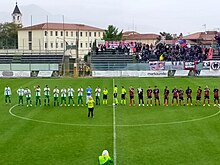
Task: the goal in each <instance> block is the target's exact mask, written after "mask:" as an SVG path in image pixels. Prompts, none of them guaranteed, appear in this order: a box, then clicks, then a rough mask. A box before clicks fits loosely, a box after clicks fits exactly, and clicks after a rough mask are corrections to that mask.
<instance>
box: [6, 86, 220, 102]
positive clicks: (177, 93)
mask: <svg viewBox="0 0 220 165" xmlns="http://www.w3.org/2000/svg"><path fill="white" fill-rule="evenodd" d="M77 91H78V104H79V102H82V99H83V88H82V87H80V88H78V90H77ZM218 91H219V90H218V88H215V89H214V90H213V92H214V105H216V103H217V104H219V95H218ZM74 92H75V91H74V89H73V88H71V87H70V88H68V89H67V90H66V89H65V88H63V89H61V100H62V101H63V102H65V100H66V93H68V97H69V102H70V101H71V100H73V96H74ZM35 93H36V100H38V99H39V98H40V96H41V89H40V86H37V87H35ZM117 93H118V87H117V85H115V87H114V102H115V104H118V99H117ZM134 93H135V90H134V87H132V86H131V87H130V88H129V94H130V105H133V104H134ZM146 93H147V94H146V95H147V105H152V98H153V96H152V95H154V101H155V102H154V103H155V105H157V103H158V104H159V105H160V99H159V93H160V91H159V89H158V87H157V86H155V88H154V89H151V87H149V88H148V89H147V92H146ZM196 93H197V96H196V104H198V102H199V101H201V95H202V89H201V87H200V86H199V87H198V89H197V92H196ZM17 94H18V96H19V97H23V95H25V96H26V98H30V97H31V90H30V89H29V88H25V89H23V88H22V87H21V88H19V89H18V90H17ZM137 94H138V99H139V105H140V104H142V105H144V99H143V98H144V96H143V95H144V92H143V89H142V88H141V87H139V88H138V89H137ZM169 94H170V91H169V89H168V87H165V89H164V105H168V98H169ZM172 94H173V99H172V104H174V100H176V104H178V102H180V104H185V103H184V99H183V95H184V90H183V89H182V88H180V89H177V88H176V87H175V88H174V89H173V90H172ZM209 94H210V89H209V88H208V87H207V86H206V87H205V89H204V104H205V100H208V105H210V99H209ZM4 95H5V98H6V103H7V98H9V102H10V95H11V88H10V87H9V86H6V87H5V92H4ZM53 95H54V100H58V99H57V98H58V97H59V89H58V88H57V87H55V88H54V90H53ZM91 95H92V88H91V87H90V86H88V87H87V88H86V96H87V97H86V103H87V101H88V98H89V97H90V96H91ZM100 95H101V89H100V87H97V88H96V89H95V96H96V104H100ZM107 95H108V90H107V89H106V88H104V90H103V100H104V101H103V103H104V104H107ZM44 96H45V98H49V96H50V88H49V87H48V85H46V86H45V88H44ZM186 97H187V104H188V103H189V104H192V89H191V88H190V87H188V88H187V89H186ZM125 98H126V89H125V88H124V87H123V86H122V89H121V104H126V99H125ZM178 100H179V101H178Z"/></svg>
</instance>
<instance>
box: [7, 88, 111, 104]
mask: <svg viewBox="0 0 220 165" xmlns="http://www.w3.org/2000/svg"><path fill="white" fill-rule="evenodd" d="M34 89H35V96H36V105H38V104H39V105H41V88H40V86H39V85H38V86H36V87H34ZM43 92H44V104H45V105H49V103H50V88H49V87H48V85H46V86H45V88H44V90H43ZM74 92H75V91H74V89H73V88H71V87H69V88H68V89H66V88H62V89H61V90H59V89H58V88H57V86H56V87H55V88H54V89H53V97H54V106H55V105H59V103H60V105H61V106H62V105H66V103H67V101H68V106H70V104H72V105H73V106H75V103H74ZM77 92H78V106H79V105H80V104H81V105H82V106H83V88H82V87H80V88H78V90H77ZM102 93H103V104H107V95H108V90H107V89H106V88H104V89H103V92H102ZM11 94H12V91H11V88H10V87H9V86H6V87H5V90H4V96H5V103H6V104H7V103H11ZM17 94H18V97H19V99H18V100H19V104H21V105H23V97H24V96H25V97H26V101H27V106H32V99H31V96H32V95H31V90H30V89H29V88H28V87H26V88H25V89H23V88H22V87H20V88H19V89H18V90H17ZM59 96H60V98H61V102H59ZM67 96H68V98H67ZM91 96H92V89H91V87H90V86H88V87H87V88H86V104H87V103H88V100H89V97H91ZM100 96H101V89H100V88H99V87H97V88H96V104H97V105H100ZM67 99H68V100H67Z"/></svg>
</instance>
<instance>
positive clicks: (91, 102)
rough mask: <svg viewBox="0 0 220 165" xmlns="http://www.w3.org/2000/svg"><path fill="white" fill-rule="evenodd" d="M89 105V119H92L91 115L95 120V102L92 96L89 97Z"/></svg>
mask: <svg viewBox="0 0 220 165" xmlns="http://www.w3.org/2000/svg"><path fill="white" fill-rule="evenodd" d="M87 105H88V117H90V114H91V117H92V118H94V106H95V101H94V100H93V98H92V97H91V96H90V97H89V100H88V103H87Z"/></svg>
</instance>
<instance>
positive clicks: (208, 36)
mask: <svg viewBox="0 0 220 165" xmlns="http://www.w3.org/2000/svg"><path fill="white" fill-rule="evenodd" d="M215 34H216V31H207V32H198V33H194V34H190V35H187V36H184V37H183V39H186V40H205V41H207V40H208V41H212V40H214V37H215Z"/></svg>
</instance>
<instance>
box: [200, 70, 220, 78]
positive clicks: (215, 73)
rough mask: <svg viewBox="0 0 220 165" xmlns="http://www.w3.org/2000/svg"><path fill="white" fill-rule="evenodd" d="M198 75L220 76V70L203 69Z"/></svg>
mask: <svg viewBox="0 0 220 165" xmlns="http://www.w3.org/2000/svg"><path fill="white" fill-rule="evenodd" d="M198 76H216V77H218V76H220V71H219V70H217V71H213V70H201V71H200V73H199V74H198Z"/></svg>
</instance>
